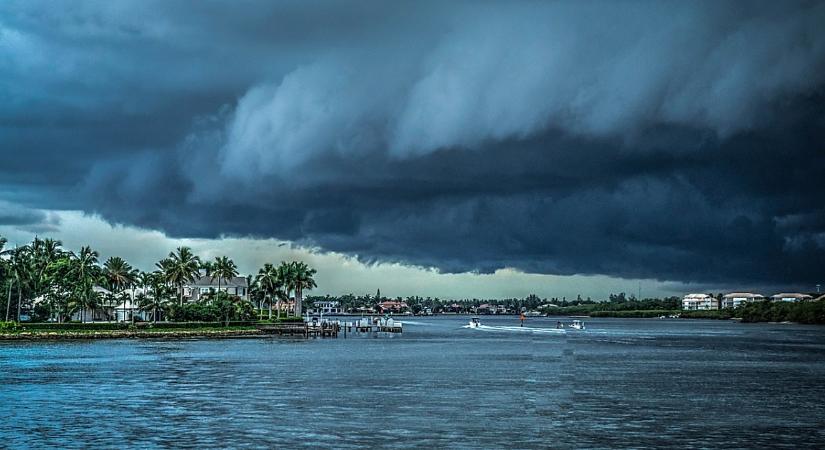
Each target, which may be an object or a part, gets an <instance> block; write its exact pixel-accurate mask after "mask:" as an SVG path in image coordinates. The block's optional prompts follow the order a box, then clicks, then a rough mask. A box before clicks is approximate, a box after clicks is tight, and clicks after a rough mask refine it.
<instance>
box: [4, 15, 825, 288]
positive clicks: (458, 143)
mask: <svg viewBox="0 0 825 450" xmlns="http://www.w3.org/2000/svg"><path fill="white" fill-rule="evenodd" d="M822 23H825V6H824V5H823V4H822V3H819V2H782V3H775V2H771V3H761V2H754V3H749V4H743V3H741V2H730V3H727V2H690V3H685V2H682V3H665V2H650V3H648V2H625V3H621V4H620V3H615V2H607V3H598V2H558V3H551V4H548V3H544V2H540V3H530V2H520V3H517V4H513V3H485V4H477V3H473V4H462V3H459V2H451V3H449V4H443V3H422V2H415V3H412V2H411V3H393V4H392V5H390V4H388V3H385V2H374V3H373V2H363V3H342V2H330V3H329V4H327V5H326V6H325V7H321V6H318V5H307V4H305V3H303V2H295V3H290V2H287V3H280V4H278V5H276V6H273V5H271V4H269V3H268V2H262V3H258V2H244V3H240V4H236V3H231V4H230V3H218V2H204V3H202V4H201V7H199V8H197V11H194V10H192V7H191V4H189V3H187V2H161V3H158V4H156V5H154V4H150V3H149V2H135V3H131V2H114V3H113V4H111V5H109V4H100V3H92V4H86V3H82V2H80V3H78V2H72V3H60V2H57V3H44V4H40V3H37V2H22V3H15V2H11V3H4V4H3V5H2V6H0V57H3V58H7V59H8V60H9V61H11V62H12V63H11V64H10V65H8V66H6V67H2V66H0V74H2V76H0V99H4V100H5V101H4V102H2V103H0V148H2V149H3V153H4V156H5V158H4V159H5V162H4V165H3V166H2V167H0V182H2V184H3V185H7V186H15V188H16V189H18V190H21V191H31V192H48V195H46V194H43V195H37V196H35V199H34V200H30V201H29V202H28V203H31V204H32V205H33V206H39V207H42V208H46V209H49V208H61V207H65V205H73V206H76V207H79V208H82V209H84V210H86V211H89V212H98V213H100V214H102V215H103V217H104V218H106V219H107V220H110V221H115V222H121V223H128V224H135V225H139V226H143V227H147V228H153V229H161V230H163V231H165V232H167V233H169V234H171V235H173V236H199V237H215V236H220V235H252V236H260V237H277V238H281V239H289V240H294V241H298V242H303V243H308V244H312V245H318V246H320V247H321V248H323V249H327V250H335V251H342V252H346V253H349V254H355V255H358V256H359V257H360V258H363V259H364V260H369V261H378V260H380V261H399V262H404V263H412V264H421V265H425V266H434V267H438V268H440V269H441V270H444V271H468V270H477V271H483V272H487V271H493V270H495V269H497V268H501V267H516V268H519V269H522V270H525V271H530V272H538V273H554V274H573V273H582V274H606V275H612V276H618V277H628V278H629V277H650V278H657V279H661V280H676V281H696V282H706V283H714V282H741V283H772V284H776V285H783V284H787V285H792V284H795V283H798V284H811V283H814V282H817V281H821V277H822V267H823V263H825V203H824V202H823V201H822V198H825V181H823V173H825V148H823V143H825V131H823V130H825V107H824V106H823V105H825V103H824V102H823V99H825V92H823V90H822V86H823V81H825V76H823V74H825V33H823V32H822V31H821V28H822V27H821V24H822ZM55 192H59V194H55ZM8 205H11V204H10V203H9V204H8ZM8 208H9V209H10V208H11V206H9V207H8ZM5 216H9V217H11V215H9V214H6V215H5ZM0 217H4V215H3V214H0Z"/></svg>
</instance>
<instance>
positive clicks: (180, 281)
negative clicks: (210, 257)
mask: <svg viewBox="0 0 825 450" xmlns="http://www.w3.org/2000/svg"><path fill="white" fill-rule="evenodd" d="M200 267H201V260H200V258H198V257H197V256H195V255H194V254H193V253H192V249H190V248H189V247H178V248H177V253H175V252H171V253H169V257H168V258H167V259H165V260H161V261H160V262H159V263H158V268H160V269H161V270H162V271H163V272H164V275H165V276H166V281H167V282H169V283H171V284H173V285H175V286H177V287H178V295H179V298H180V305H181V306H183V286H184V285H185V284H186V283H192V282H194V281H195V279H196V278H197V277H198V275H199V273H200Z"/></svg>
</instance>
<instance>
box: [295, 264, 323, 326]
mask: <svg viewBox="0 0 825 450" xmlns="http://www.w3.org/2000/svg"><path fill="white" fill-rule="evenodd" d="M290 266H291V269H290V278H291V281H292V288H293V289H294V290H295V315H296V316H300V315H301V308H302V306H303V305H302V302H303V292H304V291H305V290H307V291H309V290H311V289H312V288H315V287H318V285H317V284H316V283H315V279H314V278H313V276H314V275H315V274H316V273H317V271H316V270H315V269H313V268H310V267H309V266H307V265H306V263H304V262H302V261H293V262H292V263H291V264H290Z"/></svg>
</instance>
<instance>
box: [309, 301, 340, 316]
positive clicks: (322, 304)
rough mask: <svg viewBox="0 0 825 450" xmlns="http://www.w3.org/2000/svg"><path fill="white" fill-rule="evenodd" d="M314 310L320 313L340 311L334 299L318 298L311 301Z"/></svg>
mask: <svg viewBox="0 0 825 450" xmlns="http://www.w3.org/2000/svg"><path fill="white" fill-rule="evenodd" d="M313 306H314V307H315V312H316V313H320V314H339V313H341V305H340V303H338V302H336V301H328V300H319V301H316V302H313Z"/></svg>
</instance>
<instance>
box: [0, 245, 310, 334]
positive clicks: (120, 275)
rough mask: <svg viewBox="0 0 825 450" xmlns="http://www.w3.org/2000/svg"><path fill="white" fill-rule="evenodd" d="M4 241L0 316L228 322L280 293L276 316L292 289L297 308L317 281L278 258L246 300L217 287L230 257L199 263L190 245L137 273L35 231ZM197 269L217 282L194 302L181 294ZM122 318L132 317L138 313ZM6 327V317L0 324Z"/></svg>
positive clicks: (255, 312)
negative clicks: (30, 236) (21, 240)
mask: <svg viewBox="0 0 825 450" xmlns="http://www.w3.org/2000/svg"><path fill="white" fill-rule="evenodd" d="M6 244H7V241H6V239H4V238H3V237H0V322H46V321H54V322H57V323H64V322H68V321H70V320H72V319H79V320H80V321H81V322H89V321H95V320H100V321H102V322H112V321H116V320H118V318H120V319H121V320H122V319H123V315H124V314H126V312H127V311H126V310H127V309H128V310H129V313H130V314H131V312H132V310H139V311H141V312H143V314H142V316H143V318H149V320H151V321H152V322H159V321H175V322H182V321H197V322H221V323H224V324H227V323H230V322H233V321H250V320H253V319H255V318H257V317H258V316H260V315H261V314H262V310H263V307H264V305H265V304H266V303H269V310H270V318H271V317H272V316H271V310H272V300H273V299H277V300H278V305H279V308H278V317H280V315H281V308H280V303H281V301H285V300H286V301H288V300H289V299H290V294H294V296H295V298H297V299H298V301H297V302H296V304H295V310H294V312H295V313H296V315H297V314H299V313H300V311H301V303H302V301H301V300H302V296H303V292H305V291H307V290H310V289H312V288H314V287H316V286H317V285H316V283H315V280H314V278H313V277H314V275H315V273H316V271H315V269H312V268H310V267H309V266H307V265H306V264H305V263H303V262H300V261H292V262H282V263H281V264H280V265H279V266H277V267H276V266H274V265H273V264H266V265H265V266H264V269H261V271H259V276H258V277H256V279H255V281H254V282H252V283H251V286H250V289H249V291H248V294H249V299H250V300H246V299H243V298H241V297H240V296H237V295H231V294H229V293H227V292H226V291H225V289H222V288H223V286H224V283H225V282H227V281H229V280H231V279H233V278H235V277H237V276H238V268H237V265H236V264H235V262H234V261H232V259H230V258H228V257H226V256H219V257H216V258H215V259H214V261H207V262H202V261H201V259H200V258H199V257H198V256H197V255H195V254H194V253H193V252H192V250H191V249H190V248H188V247H179V248H178V249H176V251H174V252H170V253H169V255H168V257H166V258H164V259H162V260H161V261H159V262H158V263H157V264H156V270H154V271H152V272H141V271H139V270H137V269H135V268H133V267H132V266H131V265H130V264H129V263H128V262H126V261H125V260H124V259H123V258H121V257H118V256H112V257H110V258H109V259H107V260H106V261H105V262H103V263H102V264H101V263H100V261H99V257H100V255H99V254H98V252H96V251H94V250H92V249H91V248H90V247H82V248H81V249H80V251H79V252H73V251H68V250H64V249H63V248H62V244H61V242H60V241H57V240H53V239H40V238H35V239H34V241H33V242H32V243H30V244H28V245H24V246H21V247H15V248H14V249H9V248H6ZM262 273H263V274H264V276H261V274H262ZM202 274H205V276H206V277H209V278H211V279H212V282H213V283H214V282H215V281H217V289H214V288H211V287H210V288H209V290H210V291H209V292H203V291H202V292H201V295H199V296H198V301H197V302H194V303H192V302H186V301H184V297H185V296H188V295H189V294H188V292H185V291H186V289H184V287H185V286H186V285H187V284H189V283H192V282H193V281H195V280H196V279H198V278H199V277H201V275H202ZM251 278H252V277H251V276H249V277H247V280H248V281H251ZM187 289H188V288H187ZM130 300H131V301H132V302H131V304H129V303H130ZM127 304H129V306H128V307H127V306H126V305H127ZM118 316H120V317H118ZM128 319H129V321H130V322H134V321H138V320H140V317H134V318H133V317H128ZM10 327H11V325H6V324H4V325H3V328H2V329H9V328H10Z"/></svg>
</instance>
